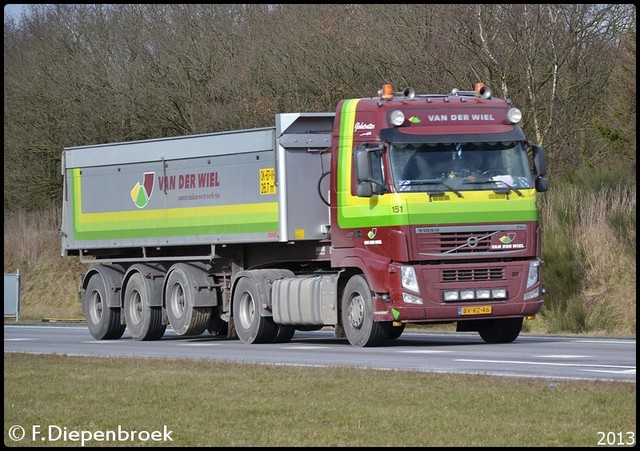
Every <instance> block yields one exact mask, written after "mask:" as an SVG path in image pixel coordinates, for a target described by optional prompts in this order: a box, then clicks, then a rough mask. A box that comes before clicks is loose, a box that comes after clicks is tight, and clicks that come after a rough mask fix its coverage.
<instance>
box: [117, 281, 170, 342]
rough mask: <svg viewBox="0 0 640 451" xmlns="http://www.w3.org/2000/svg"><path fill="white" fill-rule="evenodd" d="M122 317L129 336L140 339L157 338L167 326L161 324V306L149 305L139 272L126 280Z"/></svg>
mask: <svg viewBox="0 0 640 451" xmlns="http://www.w3.org/2000/svg"><path fill="white" fill-rule="evenodd" d="M124 318H125V321H126V323H127V328H128V329H129V333H130V334H131V336H132V337H133V338H134V339H136V340H140V341H146V340H159V339H160V338H162V336H163V335H164V331H165V330H166V328H167V325H166V324H162V308H161V307H151V306H150V305H149V296H148V293H147V290H146V288H145V286H144V282H143V280H142V275H140V273H135V274H133V275H132V276H131V278H130V279H129V281H128V282H127V288H126V289H125V293H124Z"/></svg>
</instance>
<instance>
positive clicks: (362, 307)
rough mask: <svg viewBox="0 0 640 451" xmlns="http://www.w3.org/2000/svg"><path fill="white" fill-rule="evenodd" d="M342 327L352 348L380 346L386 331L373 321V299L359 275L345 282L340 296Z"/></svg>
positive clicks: (366, 284) (364, 281)
mask: <svg viewBox="0 0 640 451" xmlns="http://www.w3.org/2000/svg"><path fill="white" fill-rule="evenodd" d="M341 305H342V325H343V327H344V331H345V334H346V335H347V340H349V343H351V344H352V345H353V346H359V347H366V346H380V345H381V344H382V342H383V341H384V339H385V338H387V329H386V328H385V327H384V325H383V324H382V323H378V322H375V321H374V320H373V299H372V297H371V290H370V289H369V284H368V283H367V281H366V280H365V278H364V277H362V276H361V275H357V276H353V277H352V278H351V279H349V281H348V282H347V285H346V287H345V288H344V293H343V294H342V304H341Z"/></svg>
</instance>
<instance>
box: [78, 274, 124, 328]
mask: <svg viewBox="0 0 640 451" xmlns="http://www.w3.org/2000/svg"><path fill="white" fill-rule="evenodd" d="M83 304H84V314H85V316H86V318H87V327H88V328H89V332H90V333H91V335H92V336H93V338H95V339H96V340H114V339H118V338H120V337H122V334H123V333H124V329H125V325H124V324H120V309H119V308H117V307H109V306H108V305H107V289H106V287H105V285H104V281H103V280H102V277H101V276H100V274H94V275H93V276H91V279H89V283H88V284H87V290H86V291H85V292H84V302H83Z"/></svg>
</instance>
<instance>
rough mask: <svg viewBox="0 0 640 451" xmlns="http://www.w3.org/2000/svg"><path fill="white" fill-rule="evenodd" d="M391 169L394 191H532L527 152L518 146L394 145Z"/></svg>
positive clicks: (392, 147)
mask: <svg viewBox="0 0 640 451" xmlns="http://www.w3.org/2000/svg"><path fill="white" fill-rule="evenodd" d="M390 158H391V169H392V172H393V178H394V184H395V187H396V190H397V191H426V192H429V191H430V190H433V189H434V188H437V187H438V185H440V186H441V185H442V184H443V183H445V184H446V187H447V188H448V189H451V188H453V189H457V190H496V189H497V188H501V189H506V188H509V189H513V188H515V189H516V190H517V189H518V188H531V187H532V186H533V181H532V177H531V170H530V169H529V163H528V159H527V152H526V150H525V148H524V146H523V145H522V143H520V142H515V141H511V142H472V143H438V144H434V143H411V144H403V143H394V144H392V145H391V146H390Z"/></svg>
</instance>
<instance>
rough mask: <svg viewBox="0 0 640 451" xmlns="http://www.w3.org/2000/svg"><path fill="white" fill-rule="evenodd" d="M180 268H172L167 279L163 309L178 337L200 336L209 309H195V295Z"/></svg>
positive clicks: (205, 324)
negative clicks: (164, 308)
mask: <svg viewBox="0 0 640 451" xmlns="http://www.w3.org/2000/svg"><path fill="white" fill-rule="evenodd" d="M193 290H194V289H193V288H192V287H190V284H189V280H188V279H187V275H186V274H185V273H184V270H183V269H182V268H179V267H178V268H173V269H172V270H171V272H170V273H169V277H168V278H167V283H166V288H165V307H166V310H167V318H168V319H169V324H170V325H171V328H172V329H173V330H174V332H175V333H176V334H178V335H200V334H202V332H204V331H205V329H206V328H207V325H208V324H209V316H210V314H211V307H195V306H194V304H195V299H194V298H195V293H194V292H193Z"/></svg>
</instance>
